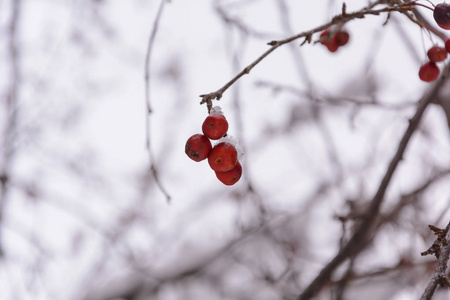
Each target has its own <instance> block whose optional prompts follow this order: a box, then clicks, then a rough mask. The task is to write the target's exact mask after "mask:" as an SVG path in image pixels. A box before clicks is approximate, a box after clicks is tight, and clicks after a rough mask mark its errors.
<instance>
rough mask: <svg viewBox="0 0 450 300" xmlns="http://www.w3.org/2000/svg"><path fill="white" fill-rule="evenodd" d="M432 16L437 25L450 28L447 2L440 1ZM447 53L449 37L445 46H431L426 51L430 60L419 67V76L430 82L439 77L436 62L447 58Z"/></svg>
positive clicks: (449, 10)
mask: <svg viewBox="0 0 450 300" xmlns="http://www.w3.org/2000/svg"><path fill="white" fill-rule="evenodd" d="M433 17H434V20H435V21H436V23H437V24H438V25H439V27H441V28H443V29H446V30H449V29H450V5H448V4H447V3H440V4H438V5H436V6H435V7H434V9H433ZM447 53H450V39H447V41H446V42H445V48H444V47H439V46H433V47H431V48H430V49H429V50H428V51H427V56H428V58H429V60H430V61H428V62H427V63H425V64H423V65H422V66H421V67H420V69H419V78H420V79H421V80H423V81H425V82H431V81H434V80H436V79H437V78H438V77H439V73H440V70H439V67H438V66H437V65H436V63H438V62H441V61H444V60H445V59H447Z"/></svg>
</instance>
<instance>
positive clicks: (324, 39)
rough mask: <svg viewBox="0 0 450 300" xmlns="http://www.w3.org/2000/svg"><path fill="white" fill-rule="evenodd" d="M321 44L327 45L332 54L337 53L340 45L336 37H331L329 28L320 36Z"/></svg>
mask: <svg viewBox="0 0 450 300" xmlns="http://www.w3.org/2000/svg"><path fill="white" fill-rule="evenodd" d="M319 41H320V43H321V44H322V45H325V46H326V47H327V48H328V50H329V51H330V52H335V51H336V50H337V49H338V47H339V46H338V45H337V44H336V41H335V39H334V36H331V35H330V29H329V28H327V29H325V30H324V31H322V33H321V34H320V39H319Z"/></svg>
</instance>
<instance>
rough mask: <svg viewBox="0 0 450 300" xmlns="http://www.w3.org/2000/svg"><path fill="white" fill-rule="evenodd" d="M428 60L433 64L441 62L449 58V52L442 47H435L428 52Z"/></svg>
mask: <svg viewBox="0 0 450 300" xmlns="http://www.w3.org/2000/svg"><path fill="white" fill-rule="evenodd" d="M427 55H428V58H429V59H430V61H432V62H440V61H443V60H445V59H446V58H447V50H446V49H445V48H442V47H438V46H433V47H431V48H430V50H428V52H427Z"/></svg>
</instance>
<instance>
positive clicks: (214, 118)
mask: <svg viewBox="0 0 450 300" xmlns="http://www.w3.org/2000/svg"><path fill="white" fill-rule="evenodd" d="M202 131H203V134H204V135H206V136H207V137H208V138H210V139H211V140H218V139H220V138H221V137H223V136H224V135H225V134H226V133H227V131H228V122H227V119H225V117H224V116H222V115H219V114H216V115H210V116H208V117H207V118H206V120H205V121H204V122H203V125H202Z"/></svg>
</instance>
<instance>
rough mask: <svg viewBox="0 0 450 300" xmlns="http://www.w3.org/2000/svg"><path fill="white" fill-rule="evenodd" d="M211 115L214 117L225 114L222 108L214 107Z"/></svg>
mask: <svg viewBox="0 0 450 300" xmlns="http://www.w3.org/2000/svg"><path fill="white" fill-rule="evenodd" d="M209 114H210V115H211V116H212V115H221V116H223V115H224V114H223V112H222V108H220V106H213V108H211V111H210V112H209Z"/></svg>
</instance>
